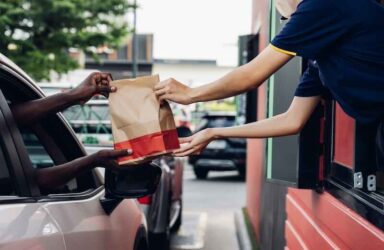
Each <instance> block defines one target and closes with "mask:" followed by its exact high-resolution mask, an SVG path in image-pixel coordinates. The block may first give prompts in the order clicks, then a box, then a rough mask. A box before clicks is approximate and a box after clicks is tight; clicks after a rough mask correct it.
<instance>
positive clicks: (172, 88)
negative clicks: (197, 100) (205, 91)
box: [155, 78, 192, 104]
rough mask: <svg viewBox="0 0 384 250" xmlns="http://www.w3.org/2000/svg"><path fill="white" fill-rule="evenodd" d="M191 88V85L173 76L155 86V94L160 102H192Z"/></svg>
mask: <svg viewBox="0 0 384 250" xmlns="http://www.w3.org/2000/svg"><path fill="white" fill-rule="evenodd" d="M191 90H192V89H191V88H190V87H188V86H186V85H184V84H182V83H180V82H178V81H176V80H175V79H173V78H169V79H167V80H165V81H162V82H159V83H158V84H156V86H155V94H156V96H157V98H158V99H159V101H160V102H162V101H163V100H168V101H172V102H176V103H180V104H191V103H192V97H191Z"/></svg>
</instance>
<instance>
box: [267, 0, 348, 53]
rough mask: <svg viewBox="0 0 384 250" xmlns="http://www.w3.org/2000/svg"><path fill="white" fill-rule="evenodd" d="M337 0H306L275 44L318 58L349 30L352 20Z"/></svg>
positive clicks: (289, 50)
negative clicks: (344, 12)
mask: <svg viewBox="0 0 384 250" xmlns="http://www.w3.org/2000/svg"><path fill="white" fill-rule="evenodd" d="M337 2H338V1H335V0H303V1H302V2H301V3H300V4H299V6H298V7H297V10H296V12H295V13H294V14H292V16H291V18H290V20H289V21H288V23H287V24H286V25H285V26H284V27H283V29H282V31H281V32H280V33H279V34H278V35H277V36H276V37H275V38H274V39H273V40H272V42H271V45H272V48H274V49H275V50H278V51H280V52H283V53H287V54H290V55H298V56H302V57H305V58H310V59H316V58H317V56H318V55H320V54H322V53H324V52H327V51H329V50H330V49H331V48H332V47H333V46H336V45H337V44H338V42H340V40H341V39H342V38H343V37H344V36H345V35H346V34H347V32H348V30H349V27H350V26H351V25H350V23H351V20H350V18H349V17H346V16H345V15H344V14H343V9H342V8H341V7H340V6H339V5H338V3H337Z"/></svg>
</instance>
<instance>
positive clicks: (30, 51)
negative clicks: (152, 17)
mask: <svg viewBox="0 0 384 250" xmlns="http://www.w3.org/2000/svg"><path fill="white" fill-rule="evenodd" d="M134 7H135V6H133V5H132V4H130V3H128V1H127V0H2V1H1V2H0V52H1V53H3V54H4V55H6V56H7V57H9V58H10V59H11V60H13V61H14V62H15V63H16V64H18V65H19V66H20V67H21V68H23V69H24V70H25V71H26V72H28V73H29V74H30V75H31V76H32V77H33V78H35V79H36V80H43V79H47V80H49V77H50V72H51V71H55V72H57V73H58V74H62V73H66V72H68V71H69V70H72V69H75V68H77V67H78V66H79V65H78V63H77V62H76V61H75V60H74V59H72V58H71V57H70V56H69V53H68V51H69V49H71V48H77V49H80V50H82V51H84V52H87V53H92V51H94V49H95V48H97V47H99V46H104V45H107V46H109V47H111V48H116V47H117V46H118V45H119V44H120V43H121V42H122V39H123V38H125V37H126V36H127V34H128V33H129V30H128V24H127V22H126V21H125V18H124V16H125V15H126V14H127V12H128V11H129V9H130V8H134ZM92 48H93V50H92ZM93 54H94V53H93Z"/></svg>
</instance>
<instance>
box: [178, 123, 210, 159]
mask: <svg viewBox="0 0 384 250" xmlns="http://www.w3.org/2000/svg"><path fill="white" fill-rule="evenodd" d="M213 139H214V133H213V129H210V128H208V129H204V130H202V131H200V132H197V133H196V134H194V135H192V136H189V137H185V138H180V144H184V143H185V145H182V146H181V148H180V149H177V150H175V151H173V156H179V157H181V156H187V155H192V154H200V152H201V151H202V150H204V149H205V147H206V146H207V145H208V144H209V143H210V142H211V141H212V140H213Z"/></svg>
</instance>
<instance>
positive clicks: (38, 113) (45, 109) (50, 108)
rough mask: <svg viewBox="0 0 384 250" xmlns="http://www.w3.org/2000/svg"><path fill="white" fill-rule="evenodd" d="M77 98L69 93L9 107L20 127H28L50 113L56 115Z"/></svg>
mask: <svg viewBox="0 0 384 250" xmlns="http://www.w3.org/2000/svg"><path fill="white" fill-rule="evenodd" d="M77 101H78V97H77V96H76V95H75V94H73V93H72V92H71V91H68V92H65V93H59V94H55V95H52V96H48V97H44V98H41V99H36V100H33V101H28V102H23V103H19V104H15V105H12V106H11V110H12V113H13V116H14V118H15V120H16V122H17V124H18V125H20V126H28V125H30V124H32V123H34V122H36V121H38V120H40V119H41V118H43V117H44V116H46V115H48V114H50V113H56V112H59V111H62V110H64V109H66V108H67V107H69V106H71V105H73V104H75V103H76V102H77Z"/></svg>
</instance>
